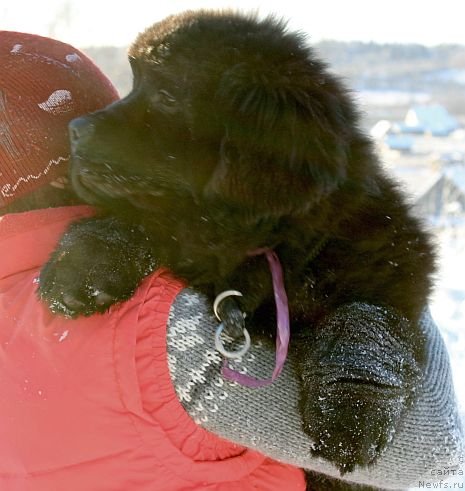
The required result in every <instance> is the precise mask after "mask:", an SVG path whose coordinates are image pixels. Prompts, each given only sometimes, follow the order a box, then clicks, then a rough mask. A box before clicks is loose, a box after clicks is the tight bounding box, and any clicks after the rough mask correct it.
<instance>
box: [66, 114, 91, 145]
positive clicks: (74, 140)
mask: <svg viewBox="0 0 465 491" xmlns="http://www.w3.org/2000/svg"><path fill="white" fill-rule="evenodd" d="M68 130H69V136H70V139H71V145H72V146H75V145H77V144H78V143H79V144H82V143H85V142H86V141H87V140H89V139H90V138H91V137H92V135H93V133H94V124H93V123H92V122H91V121H90V120H89V119H88V118H86V117H81V118H76V119H73V120H72V121H71V122H70V123H69V126H68Z"/></svg>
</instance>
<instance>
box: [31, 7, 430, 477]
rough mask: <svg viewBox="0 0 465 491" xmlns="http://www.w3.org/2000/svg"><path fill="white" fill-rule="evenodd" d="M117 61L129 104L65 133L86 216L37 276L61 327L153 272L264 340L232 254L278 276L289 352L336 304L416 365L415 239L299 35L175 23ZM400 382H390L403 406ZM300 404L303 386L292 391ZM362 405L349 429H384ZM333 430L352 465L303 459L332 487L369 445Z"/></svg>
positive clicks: (266, 306)
mask: <svg viewBox="0 0 465 491" xmlns="http://www.w3.org/2000/svg"><path fill="white" fill-rule="evenodd" d="M130 62H131V65H132V69H133V72H134V88H133V90H132V92H131V93H130V94H129V95H128V96H127V97H126V98H124V99H122V100H121V101H119V102H116V103H114V104H112V105H111V106H109V107H108V108H106V109H104V110H102V111H98V112H96V113H93V114H91V115H89V116H86V117H85V118H80V119H78V120H75V121H74V122H73V123H72V124H71V127H70V131H71V142H72V147H73V162H72V166H71V177H72V181H73V185H74V188H75V190H76V191H77V193H78V194H79V195H80V196H81V198H83V199H84V200H85V201H87V202H89V203H91V204H94V205H97V207H99V208H100V209H101V210H102V214H101V216H99V217H97V218H92V219H88V220H85V221H82V222H79V223H76V224H74V225H73V226H72V227H71V228H70V230H69V231H68V232H67V234H66V235H65V237H64V238H63V241H62V243H61V244H60V245H59V247H58V249H57V251H56V252H55V254H54V255H53V256H52V258H51V260H50V261H49V263H48V264H47V265H46V266H45V268H44V270H43V272H42V274H41V278H40V295H41V297H42V298H44V299H45V300H46V301H47V302H49V304H51V305H52V308H54V309H55V310H56V311H61V312H64V313H68V314H71V315H74V314H82V313H84V314H90V313H92V312H94V311H102V310H105V309H106V308H108V305H109V304H110V303H112V302H114V301H119V300H122V299H125V298H128V297H129V296H130V295H131V294H132V292H133V291H134V289H135V288H136V286H137V284H138V283H139V282H140V280H141V278H142V277H143V276H144V275H145V274H147V273H148V272H149V271H151V270H152V269H153V268H155V267H156V266H158V265H165V266H168V267H169V268H171V270H172V271H174V273H176V274H177V275H179V276H182V277H184V278H186V279H187V280H188V282H189V283H190V284H191V285H194V286H197V287H198V288H199V289H202V290H204V291H206V292H207V293H208V294H210V295H212V296H214V295H215V294H216V293H218V292H219V291H222V290H224V289H226V288H234V289H238V290H241V291H242V292H243V294H244V297H242V298H241V299H240V308H241V309H242V310H244V311H246V312H247V313H248V314H249V318H250V317H253V322H251V324H252V323H255V324H256V325H260V326H262V327H261V329H262V330H265V331H266V332H268V333H269V332H273V331H274V330H275V327H274V324H273V318H274V314H273V312H274V308H275V307H274V301H273V295H272V289H271V281H270V274H269V271H268V267H267V263H266V260H265V259H264V258H263V257H253V258H250V257H249V255H248V253H250V252H251V251H254V250H256V249H257V248H261V247H270V248H272V249H274V250H275V251H276V253H277V254H278V256H279V258H280V260H281V262H282V263H283V267H284V270H285V282H286V289H287V293H288V297H289V302H290V312H291V317H292V331H293V336H294V339H295V340H296V339H299V338H303V339H310V338H311V336H313V335H314V333H315V332H319V331H320V330H321V331H323V332H324V329H325V319H327V318H328V316H330V315H332V314H334V313H335V312H337V311H338V309H341V308H344V306H345V305H347V304H350V303H353V302H363V303H365V304H372V305H376V306H385V307H388V308H389V309H390V310H389V311H390V312H395V315H390V317H389V321H390V322H391V324H392V326H391V327H392V329H393V331H394V332H395V336H396V337H397V338H399V339H404V340H407V341H408V342H407V341H406V342H405V343H404V344H403V347H402V348H401V349H405V350H406V355H408V356H406V358H409V357H410V358H412V359H413V362H412V363H413V364H417V365H418V367H420V366H421V363H422V361H421V359H422V343H421V342H420V341H418V342H417V343H415V342H412V339H415V334H416V333H418V336H417V338H418V339H420V337H421V336H420V335H419V330H418V327H417V320H418V317H419V315H420V312H421V310H422V308H423V307H424V306H425V303H426V301H427V297H428V293H429V291H430V288H431V274H432V272H433V263H434V260H433V253H432V248H431V245H430V242H429V238H428V237H427V235H426V234H425V232H424V231H423V230H422V227H421V225H420V224H419V222H418V220H417V219H415V218H414V217H413V216H412V215H411V213H410V211H409V209H408V206H407V204H406V200H405V198H404V196H403V195H402V193H401V192H400V191H399V190H398V188H397V185H396V184H395V183H394V182H393V181H392V180H391V179H390V178H389V177H387V176H386V175H385V173H384V172H383V170H382V168H381V167H380V165H379V163H378V161H377V158H376V155H375V153H374V150H373V145H372V143H371V142H370V140H369V139H368V138H367V137H366V136H365V135H364V134H363V132H362V131H361V130H360V128H359V126H358V114H357V111H356V110H355V108H354V105H353V103H352V101H351V98H350V96H349V95H348V93H347V90H346V89H345V88H344V87H343V85H342V84H341V82H340V81H339V80H338V79H337V78H336V77H335V76H333V75H332V74H330V72H329V71H328V70H327V68H326V66H325V65H324V63H322V62H321V61H320V60H319V59H318V58H316V57H315V55H314V53H313V51H312V50H311V49H310V48H309V47H308V46H307V45H306V43H305V39H304V38H303V36H301V35H299V34H296V33H292V32H287V30H286V27H285V24H284V23H282V22H280V21H277V20H276V19H274V18H267V19H265V20H257V19H256V18H254V17H253V16H243V15H239V14H236V13H231V12H221V13H212V12H188V13H185V14H183V15H179V16H173V17H169V18H168V19H166V20H164V21H163V22H160V23H158V24H155V25H154V26H153V27H151V28H149V29H148V30H147V31H146V32H145V33H143V34H141V35H140V36H139V38H138V39H137V40H136V42H135V43H134V45H133V46H132V48H131V49H130ZM315 248H316V249H315ZM314 256H315V257H314ZM225 310H226V311H227V312H226V313H225V315H227V314H228V312H234V310H235V307H234V305H233V304H232V305H230V307H229V308H227V309H225ZM405 319H407V321H406V320H405ZM372 321H373V320H370V321H367V320H366V319H362V318H361V319H360V323H363V322H372ZM232 323H234V322H232ZM341 329H342V327H341ZM412 333H413V334H414V335H413V336H412ZM296 342H297V341H294V343H296ZM301 345H302V346H307V349H308V350H310V351H311V350H312V346H311V345H307V344H306V343H305V342H302V344H301ZM328 349H330V348H328ZM299 353H300V354H299V357H300V358H299V363H298V367H297V370H298V372H299V373H300V374H301V375H302V374H304V373H305V370H306V363H307V356H306V352H305V350H304V351H302V350H300V351H299ZM410 358H409V359H410ZM418 367H417V368H418ZM307 368H308V367H307ZM414 372H415V370H414V369H413V368H412V370H411V372H409V371H407V372H406V373H414ZM415 373H417V372H415ZM415 381H416V379H415V377H414V376H412V377H410V378H409V376H408V377H407V381H406V383H405V386H404V387H403V390H404V391H405V394H404V395H405V396H408V395H409V394H410V391H411V390H412V387H413V385H414V383H415ZM311 388H312V387H311V386H308V381H306V379H305V377H303V378H302V390H303V391H304V393H306V392H307V391H308V390H310V389H311ZM348 390H349V389H348ZM362 393H363V391H362ZM366 397H367V399H370V398H371V399H370V404H367V405H366V408H365V409H363V408H362V409H360V411H362V412H363V411H366V412H367V413H366V414H365V415H364V418H365V420H366V421H372V424H373V425H376V424H377V421H378V420H379V421H380V420H381V419H383V417H384V418H385V419H388V415H386V414H385V415H383V414H382V409H381V410H379V411H374V410H373V404H372V403H373V401H374V402H375V404H374V406H377V407H381V408H382V407H383V397H384V396H383V395H380V394H379V393H377V394H373V393H371V392H370V390H367V391H366ZM406 398H407V399H408V397H406ZM304 399H305V400H306V401H308V402H306V403H305V404H303V407H302V412H303V419H304V422H305V427H306V430H307V431H308V432H309V434H310V435H311V436H312V437H313V438H314V440H315V441H316V442H318V441H321V438H322V435H321V431H322V430H321V428H320V429H317V427H318V425H313V424H312V418H314V417H317V416H315V408H316V409H318V407H317V406H318V404H319V403H318V401H315V400H314V398H312V397H311V394H310V397H305V398H304ZM307 406H308V407H307ZM370 408H371V409H370ZM320 409H321V408H320ZM370 411H373V413H376V414H371V413H370ZM306 415H307V416H308V417H306ZM309 415H312V417H309ZM334 417H335V418H336V419H337V417H338V416H337V415H335V416H334ZM341 417H342V416H341ZM390 417H391V416H389V418H390ZM399 418H400V416H399ZM399 418H397V419H399ZM397 423H398V421H397V420H395V421H391V422H390V428H389V431H391V430H392V429H393V428H395V427H396V426H397ZM328 424H330V422H328ZM350 424H351V423H350V422H349V421H348V423H347V427H344V426H342V428H341V429H340V430H339V433H340V439H339V440H338V442H339V441H340V442H342V445H343V446H344V445H345V444H346V443H347V442H348V441H349V439H350V442H351V443H350V445H349V444H347V446H351V448H352V447H353V446H357V445H359V448H358V449H357V451H354V452H351V451H349V450H347V451H346V452H342V453H341V452H338V451H336V449H329V448H328V447H327V448H326V449H325V448H321V445H320V448H318V445H316V446H315V451H316V452H319V453H320V454H321V455H323V456H324V457H326V458H329V459H330V460H332V461H333V462H334V463H335V464H336V465H338V466H339V468H340V469H341V472H347V471H350V470H352V469H353V468H354V466H355V465H357V464H358V465H367V464H369V463H371V462H373V461H374V460H375V458H376V457H377V455H379V453H380V452H381V451H382V449H383V448H384V445H385V442H384V443H383V444H382V445H379V446H378V447H377V450H376V452H375V453H374V454H373V452H371V450H370V452H371V453H370V452H369V451H365V450H363V449H365V448H367V447H369V445H367V441H366V439H367V438H368V439H369V438H371V437H370V436H366V437H364V435H359V436H357V437H354V433H353V432H352V430H353V428H351V427H350ZM383 425H384V422H383ZM383 425H380V427H383V428H384V426H383ZM383 431H384V430H383ZM386 431H387V430H386ZM351 432H352V433H351ZM345 433H346V434H345ZM367 434H368V433H367ZM362 441H363V443H362ZM368 443H369V442H368ZM328 445H329V446H330V445H332V443H331V442H330V443H329V444H328Z"/></svg>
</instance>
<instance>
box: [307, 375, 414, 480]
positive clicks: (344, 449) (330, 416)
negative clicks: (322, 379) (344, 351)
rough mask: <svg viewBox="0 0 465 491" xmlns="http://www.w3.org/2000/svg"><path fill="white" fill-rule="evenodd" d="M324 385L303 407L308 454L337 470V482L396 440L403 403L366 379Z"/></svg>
mask: <svg viewBox="0 0 465 491" xmlns="http://www.w3.org/2000/svg"><path fill="white" fill-rule="evenodd" d="M339 377H340V378H336V379H334V380H332V381H327V382H326V383H324V384H322V385H321V386H319V387H318V390H316V391H315V390H314V389H315V387H312V392H311V397H308V398H307V400H306V401H305V402H304V401H302V408H301V409H302V415H303V418H304V426H305V430H306V432H307V433H308V434H309V435H310V436H311V437H312V440H313V441H314V442H315V443H314V444H313V447H312V453H313V455H315V456H320V457H323V458H324V459H326V460H328V461H330V462H332V463H333V464H334V465H336V467H338V469H339V471H340V473H341V476H342V475H344V474H345V473H347V472H352V471H353V470H354V469H355V467H356V466H360V467H366V466H369V465H370V464H373V463H374V462H375V461H376V459H377V458H378V457H379V456H380V455H381V454H382V452H383V450H384V449H385V447H386V445H387V444H388V443H389V441H391V440H392V437H393V436H394V433H395V429H396V426H397V422H398V420H399V418H400V416H401V414H402V412H403V409H404V404H405V400H406V398H408V397H409V394H407V393H404V392H403V391H402V390H400V389H399V388H398V387H392V386H383V384H380V385H378V382H376V381H375V380H369V379H368V377H367V378H366V379H363V380H359V379H355V380H352V381H350V380H348V379H344V376H343V375H340V376H339Z"/></svg>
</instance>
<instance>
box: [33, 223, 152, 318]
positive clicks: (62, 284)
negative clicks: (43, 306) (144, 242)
mask: <svg viewBox="0 0 465 491" xmlns="http://www.w3.org/2000/svg"><path fill="white" fill-rule="evenodd" d="M108 222H109V221H108V220H106V221H105V220H99V219H88V220H83V221H81V222H77V223H75V224H73V225H72V226H71V227H70V228H69V229H68V231H67V232H66V233H65V235H64V236H63V237H62V239H61V241H60V244H59V245H58V247H57V249H56V250H55V251H54V252H53V254H52V255H51V257H50V259H49V261H48V262H47V263H46V264H45V266H44V267H43V269H42V271H41V273H40V277H39V287H38V295H39V297H40V299H41V300H43V301H45V302H46V303H47V304H48V305H49V307H50V309H51V310H52V312H54V313H58V314H62V315H65V316H67V317H76V316H77V315H91V314H93V313H94V312H104V311H105V310H107V309H108V308H109V307H110V306H111V305H112V304H114V303H116V302H119V301H122V300H125V299H127V298H129V297H130V296H131V295H132V293H133V292H134V290H135V289H136V287H137V286H138V284H139V283H140V281H141V279H142V278H143V277H144V276H145V275H146V274H148V273H149V272H151V271H152V270H153V269H154V267H155V264H154V262H153V261H152V259H151V257H150V256H149V255H148V254H147V253H146V251H144V249H143V248H142V247H141V246H139V245H138V241H137V240H136V241H135V242H132V243H128V236H127V234H125V233H121V234H119V233H118V230H117V229H116V230H114V229H112V228H111V227H109V225H110V224H111V223H108ZM105 225H106V226H105Z"/></svg>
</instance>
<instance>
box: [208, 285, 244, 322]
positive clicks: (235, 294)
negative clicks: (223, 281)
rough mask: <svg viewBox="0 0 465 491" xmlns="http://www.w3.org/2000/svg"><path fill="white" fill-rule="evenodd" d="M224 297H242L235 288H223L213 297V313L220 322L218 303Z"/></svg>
mask: <svg viewBox="0 0 465 491" xmlns="http://www.w3.org/2000/svg"><path fill="white" fill-rule="evenodd" d="M226 297H242V293H241V292H238V291H237V290H225V291H224V292H221V293H220V294H219V295H217V297H216V298H215V301H214V302H213V312H214V313H215V316H216V318H217V319H218V320H219V321H220V322H221V318H220V315H219V314H218V305H219V304H220V303H221V302H222V301H223V300H224V299H225V298H226Z"/></svg>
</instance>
